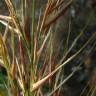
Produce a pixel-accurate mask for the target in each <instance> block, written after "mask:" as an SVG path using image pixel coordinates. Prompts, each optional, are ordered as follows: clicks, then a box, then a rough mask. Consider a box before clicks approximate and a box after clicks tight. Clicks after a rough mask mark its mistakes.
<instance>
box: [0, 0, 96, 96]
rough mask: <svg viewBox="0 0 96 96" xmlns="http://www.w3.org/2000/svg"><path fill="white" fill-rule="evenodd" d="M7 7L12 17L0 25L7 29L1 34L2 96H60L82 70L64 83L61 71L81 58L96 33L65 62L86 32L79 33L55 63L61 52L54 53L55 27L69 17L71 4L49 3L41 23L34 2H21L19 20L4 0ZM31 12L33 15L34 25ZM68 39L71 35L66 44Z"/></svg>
mask: <svg viewBox="0 0 96 96" xmlns="http://www.w3.org/2000/svg"><path fill="white" fill-rule="evenodd" d="M5 3H6V5H7V7H8V11H9V16H4V15H0V18H1V19H0V23H2V24H3V25H5V27H6V28H5V32H4V33H3V34H0V49H1V50H0V63H1V65H2V66H3V67H4V68H5V69H6V72H7V76H6V80H3V86H4V87H5V89H6V92H4V91H2V96H3V94H6V95H4V96H7V95H8V96H44V95H46V96H51V95H53V96H60V94H61V93H60V90H61V89H60V88H61V86H62V85H63V84H64V83H65V82H66V81H67V80H68V79H70V78H71V77H72V76H73V75H74V73H75V72H76V71H77V70H78V69H79V66H78V67H77V68H75V70H73V72H72V73H71V74H70V75H69V76H68V77H67V78H65V79H64V80H63V77H62V76H60V75H61V72H62V67H63V66H64V65H65V64H67V63H68V62H69V61H71V60H72V59H74V58H75V57H76V56H77V55H79V53H81V51H82V50H83V49H84V48H85V47H86V46H87V45H88V44H89V42H90V41H91V40H92V39H93V38H94V36H95V35H96V33H94V34H93V35H92V37H91V38H90V39H89V40H88V41H87V42H86V43H85V44H84V45H83V46H82V47H81V48H80V49H79V50H78V51H77V52H76V53H75V54H73V55H72V56H71V57H69V58H68V59H67V60H66V57H67V55H68V54H69V52H70V51H71V50H72V49H73V47H74V46H75V45H76V43H77V41H78V39H79V38H80V37H81V36H82V34H83V31H84V30H83V31H82V32H80V34H79V35H78V36H77V37H76V38H75V40H74V41H73V42H72V45H71V46H70V48H69V49H67V51H66V52H65V53H64V54H63V56H62V58H61V59H60V60H59V62H56V61H57V59H58V54H59V53H60V49H59V47H58V48H57V52H56V53H54V47H53V43H52V40H53V39H52V28H53V26H54V23H55V22H56V21H57V20H58V19H59V18H60V17H61V16H62V15H64V13H66V11H67V10H68V8H69V7H70V5H71V4H72V0H70V1H68V2H67V3H65V1H64V0H57V1H56V0H48V2H47V5H46V8H45V11H44V13H43V16H42V15H41V12H40V14H39V16H38V20H37V21H38V22H37V21H36V18H35V16H36V1H35V0H32V1H31V0H28V1H27V0H21V2H20V3H21V5H22V7H21V9H20V10H21V11H20V10H19V11H20V12H19V14H20V15H19V16H18V14H17V11H16V10H17V9H16V7H15V5H14V3H13V2H12V1H11V0H5ZM31 3H32V4H31ZM31 5H32V7H31ZM31 9H32V10H31ZM29 10H31V11H29ZM30 12H32V22H31V21H30V20H31V19H30V15H29V14H30ZM30 22H31V23H32V24H30ZM85 27H86V26H85ZM9 29H10V30H9ZM69 35H70V32H69V34H68V39H67V43H68V42H69V37H70V36H69ZM65 48H67V45H66V46H65ZM54 54H55V55H54ZM61 77H62V78H61ZM58 83H59V84H58ZM47 84H48V85H47ZM46 86H47V88H46ZM43 87H44V88H45V89H44V88H43ZM44 90H45V91H44ZM46 90H47V92H46Z"/></svg>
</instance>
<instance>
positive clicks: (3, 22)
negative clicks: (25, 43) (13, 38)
mask: <svg viewBox="0 0 96 96" xmlns="http://www.w3.org/2000/svg"><path fill="white" fill-rule="evenodd" d="M0 23H2V24H3V25H4V26H6V27H7V26H8V28H9V29H10V30H13V31H14V32H15V33H16V34H18V35H19V36H21V33H20V32H19V31H18V30H17V29H16V28H13V27H12V26H10V25H8V23H7V22H5V21H3V20H0Z"/></svg>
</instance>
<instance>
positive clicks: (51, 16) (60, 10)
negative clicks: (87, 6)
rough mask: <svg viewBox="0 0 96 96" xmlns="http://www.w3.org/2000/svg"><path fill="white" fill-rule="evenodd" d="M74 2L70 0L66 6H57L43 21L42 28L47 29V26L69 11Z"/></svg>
mask: <svg viewBox="0 0 96 96" xmlns="http://www.w3.org/2000/svg"><path fill="white" fill-rule="evenodd" d="M71 4H72V0H70V1H69V2H68V3H67V4H66V5H65V6H64V4H62V3H61V4H60V5H58V7H57V6H56V5H55V6H56V9H54V10H53V11H52V12H51V13H50V14H47V16H46V19H45V20H44V22H43V25H42V29H45V28H46V27H48V26H50V25H51V24H52V23H54V22H55V21H56V20H58V18H60V17H61V16H62V15H64V13H65V12H66V11H67V9H68V8H69V7H70V5H71Z"/></svg>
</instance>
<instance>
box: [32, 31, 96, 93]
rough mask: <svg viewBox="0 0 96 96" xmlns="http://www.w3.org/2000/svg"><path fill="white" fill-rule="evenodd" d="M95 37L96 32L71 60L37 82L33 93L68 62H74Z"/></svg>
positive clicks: (33, 87) (33, 86)
mask: <svg viewBox="0 0 96 96" xmlns="http://www.w3.org/2000/svg"><path fill="white" fill-rule="evenodd" d="M95 36H96V32H95V33H94V34H93V35H92V36H91V37H90V39H89V40H88V41H87V42H86V43H85V44H84V45H83V46H82V47H81V48H80V49H79V50H78V51H77V52H76V53H75V54H74V55H72V56H71V57H70V58H68V59H67V60H66V61H64V62H63V63H62V64H61V65H60V66H58V67H57V68H56V69H55V70H54V71H52V72H51V73H50V74H48V75H47V76H46V77H44V78H43V79H41V80H39V81H37V82H36V83H34V84H33V85H32V87H31V88H32V89H31V91H34V90H36V89H37V88H38V87H40V86H41V85H42V84H44V82H46V81H47V80H48V79H49V78H51V77H52V76H53V75H54V74H55V73H56V72H57V71H58V70H59V69H61V68H62V67H63V66H64V65H65V64H67V63H68V62H70V61H71V60H73V59H74V58H75V57H76V56H77V55H78V54H79V53H80V52H82V50H83V49H84V48H85V47H86V46H87V45H88V44H89V43H90V42H91V41H92V40H93V39H94V38H95Z"/></svg>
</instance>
